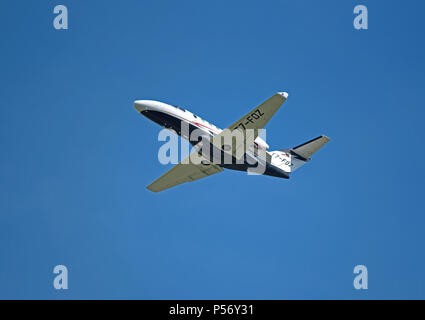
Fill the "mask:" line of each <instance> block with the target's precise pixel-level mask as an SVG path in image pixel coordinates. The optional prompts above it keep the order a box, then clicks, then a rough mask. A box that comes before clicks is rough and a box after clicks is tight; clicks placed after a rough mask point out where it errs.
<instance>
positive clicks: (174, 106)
mask: <svg viewBox="0 0 425 320" xmlns="http://www.w3.org/2000/svg"><path fill="white" fill-rule="evenodd" d="M173 107H175V108H177V109H180V110H181V111H184V112H186V110H185V109H183V108H181V107H179V106H174V105H173Z"/></svg>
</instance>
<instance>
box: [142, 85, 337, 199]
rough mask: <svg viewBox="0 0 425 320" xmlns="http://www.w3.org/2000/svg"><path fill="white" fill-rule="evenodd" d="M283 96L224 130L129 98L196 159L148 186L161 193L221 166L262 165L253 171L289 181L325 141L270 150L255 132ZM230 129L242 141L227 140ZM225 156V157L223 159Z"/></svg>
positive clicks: (164, 106) (156, 103)
mask: <svg viewBox="0 0 425 320" xmlns="http://www.w3.org/2000/svg"><path fill="white" fill-rule="evenodd" d="M287 97H288V94H287V93H286V92H278V93H276V94H275V95H273V96H272V97H271V98H269V99H268V100H266V101H265V102H263V103H262V104H260V105H259V106H258V107H256V108H254V109H253V110H252V111H251V112H249V113H247V114H246V115H245V116H243V117H242V118H241V119H239V120H238V121H236V122H235V123H234V124H232V125H231V126H229V127H228V128H227V129H225V130H221V129H219V128H217V127H216V126H215V125H213V124H211V123H209V122H207V121H205V120H203V119H201V118H200V117H198V116H196V115H194V114H193V113H191V112H189V111H187V110H185V109H183V108H180V107H177V106H173V105H169V104H166V103H163V102H159V101H152V100H137V101H134V107H135V108H136V110H137V111H138V112H139V113H140V114H142V115H143V116H145V117H147V118H148V119H150V120H152V121H154V122H156V123H157V124H159V125H160V126H162V127H164V128H167V129H169V130H171V131H174V132H175V133H177V134H178V135H180V136H181V137H183V138H185V139H188V140H189V142H190V143H191V144H192V145H193V146H195V148H196V149H197V150H198V154H197V155H198V156H199V157H200V158H201V161H197V162H195V161H189V158H190V157H191V156H189V157H188V158H186V159H184V160H182V161H181V162H180V163H179V164H177V165H176V166H174V167H173V168H172V169H170V170H169V171H168V172H166V173H165V174H163V175H162V176H161V177H160V178H158V179H157V180H156V181H154V182H153V183H152V184H151V185H149V186H148V187H147V189H149V190H151V191H153V192H159V191H163V190H165V189H168V188H171V187H174V186H177V185H179V184H182V183H185V182H192V181H195V180H198V179H201V178H204V177H207V176H210V175H213V174H216V173H219V172H222V171H223V168H224V169H231V170H239V171H246V172H250V170H251V171H252V172H254V173H255V172H256V171H255V169H258V168H259V167H261V168H262V170H260V171H259V170H257V171H258V172H260V173H261V174H263V175H268V176H274V177H279V178H285V179H288V178H289V177H290V174H291V173H292V172H294V171H295V170H297V169H298V168H300V167H301V166H302V165H304V164H305V163H306V162H307V161H309V160H310V158H311V156H312V155H313V154H314V153H315V152H316V151H317V150H319V149H320V148H321V147H323V146H324V145H325V144H326V143H327V142H328V141H329V140H330V139H329V138H328V137H326V136H324V135H321V136H319V137H317V138H315V139H313V140H310V141H308V142H305V143H303V144H301V145H299V146H297V147H294V148H288V149H283V150H277V151H269V145H268V144H267V143H266V142H265V141H264V140H263V139H262V138H260V137H259V136H258V135H259V133H260V132H261V130H262V129H263V128H264V127H265V125H266V124H267V122H268V121H269V120H270V119H271V118H272V117H273V115H274V114H275V113H276V111H277V110H278V109H279V108H280V106H281V105H282V104H283V102H285V100H286V99H287ZM182 128H188V132H185V133H184V132H183V131H184V130H183V129H182ZM195 130H197V132H198V133H199V132H201V133H202V134H201V135H199V134H198V135H197V137H198V138H197V139H194V140H193V141H191V139H190V136H191V133H192V132H193V131H195ZM235 133H239V134H240V135H239V136H241V137H242V139H239V141H238V139H236V141H235V139H232V140H230V141H231V143H228V144H226V138H227V137H228V136H229V135H230V136H232V134H235ZM248 133H250V134H248ZM199 137H200V138H201V139H199ZM205 139H206V140H205ZM205 141H207V143H205ZM227 141H229V140H227ZM205 146H208V148H205ZM202 149H207V150H208V152H205V151H203V150H202ZM241 150H242V151H241ZM195 153H196V152H194V154H195ZM224 158H225V159H230V161H223V159H224Z"/></svg>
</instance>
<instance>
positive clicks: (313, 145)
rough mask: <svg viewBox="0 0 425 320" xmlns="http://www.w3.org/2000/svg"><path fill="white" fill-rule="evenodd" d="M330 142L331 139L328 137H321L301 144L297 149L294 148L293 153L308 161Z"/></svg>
mask: <svg viewBox="0 0 425 320" xmlns="http://www.w3.org/2000/svg"><path fill="white" fill-rule="evenodd" d="M329 140H330V139H329V138H328V137H327V136H320V137H317V138H315V139H313V140H310V141H307V142H305V143H303V144H300V145H299V146H297V147H295V148H292V150H291V151H293V152H295V153H296V154H297V155H299V156H301V157H303V158H304V159H307V160H308V159H310V157H311V156H312V155H313V154H314V153H315V152H316V151H317V150H319V149H320V148H321V147H323V146H324V145H325V144H326V143H328V142H329Z"/></svg>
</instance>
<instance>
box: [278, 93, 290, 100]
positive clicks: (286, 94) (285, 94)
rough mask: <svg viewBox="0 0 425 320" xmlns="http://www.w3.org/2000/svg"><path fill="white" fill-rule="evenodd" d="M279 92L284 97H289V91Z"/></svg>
mask: <svg viewBox="0 0 425 320" xmlns="http://www.w3.org/2000/svg"><path fill="white" fill-rule="evenodd" d="M277 94H280V95H281V96H282V97H284V98H285V99H288V92H284V91H283V92H278V93H277Z"/></svg>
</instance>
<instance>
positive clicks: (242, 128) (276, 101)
mask: <svg viewBox="0 0 425 320" xmlns="http://www.w3.org/2000/svg"><path fill="white" fill-rule="evenodd" d="M287 97H288V94H287V93H286V92H278V93H276V94H275V95H273V96H272V97H271V98H269V99H268V100H266V101H265V102H263V103H262V104H260V105H259V106H258V107H256V108H254V109H253V110H252V111H251V112H248V113H247V114H246V115H244V116H243V117H242V118H241V119H239V120H238V121H236V122H235V123H233V124H232V125H231V126H229V127H228V128H227V129H225V130H223V131H222V132H220V133H219V134H218V135H215V136H214V137H213V138H212V140H211V143H212V144H213V145H214V146H215V147H217V148H219V149H220V150H223V151H224V152H226V153H228V154H231V155H233V156H236V158H238V159H239V158H240V156H242V155H243V153H244V152H243V150H242V149H245V148H244V147H245V140H246V139H248V137H249V139H250V140H251V139H252V143H253V142H254V140H255V139H256V138H257V137H258V134H259V132H260V130H261V129H263V128H264V127H265V126H266V124H267V122H269V120H270V119H271V118H272V117H273V115H274V114H275V113H276V111H277V110H278V109H279V108H280V106H281V105H282V104H283V103H284V102H285V100H286V98H287ZM248 129H251V130H248ZM236 130H238V133H239V134H241V137H243V138H242V139H239V141H237V139H236V141H235V139H233V141H232V140H229V141H232V147H231V148H230V146H225V141H226V139H229V136H230V135H232V133H233V134H234V133H236ZM247 130H248V131H250V132H249V133H248V134H247ZM225 147H227V148H225ZM226 149H227V150H226ZM239 151H241V152H239Z"/></svg>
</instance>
